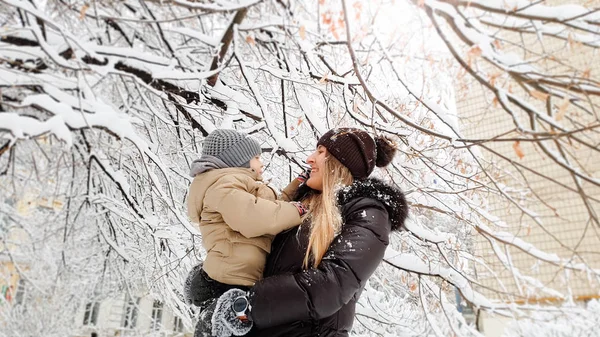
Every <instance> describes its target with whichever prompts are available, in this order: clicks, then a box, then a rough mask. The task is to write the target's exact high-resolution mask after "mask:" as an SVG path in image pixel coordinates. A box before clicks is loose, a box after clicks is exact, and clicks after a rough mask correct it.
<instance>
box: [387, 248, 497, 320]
mask: <svg viewBox="0 0 600 337" xmlns="http://www.w3.org/2000/svg"><path fill="white" fill-rule="evenodd" d="M384 260H386V261H387V262H389V263H390V264H392V265H394V266H396V267H398V268H400V269H402V270H406V271H410V272H414V273H417V274H424V275H432V276H439V277H441V278H443V279H445V280H446V281H448V282H450V283H451V284H453V285H454V286H456V287H457V288H459V289H460V292H461V294H462V295H463V296H464V297H465V299H466V300H467V301H469V302H471V303H473V305H475V306H476V307H479V308H488V309H489V308H493V309H502V308H506V306H505V305H502V304H497V303H493V302H492V301H490V300H489V299H487V298H486V297H485V296H483V295H482V294H480V293H479V292H477V291H475V290H474V289H473V288H472V287H471V284H470V283H469V281H468V280H467V278H466V277H464V276H463V275H461V274H460V273H459V272H457V271H456V270H454V269H451V268H447V267H444V266H442V265H440V264H437V263H432V262H430V263H425V262H423V260H422V259H421V258H419V257H418V256H417V255H415V254H409V253H399V252H397V251H395V250H394V249H392V248H390V247H388V249H387V250H386V251H385V256H384Z"/></svg>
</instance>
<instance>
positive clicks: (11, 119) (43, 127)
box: [0, 112, 73, 146]
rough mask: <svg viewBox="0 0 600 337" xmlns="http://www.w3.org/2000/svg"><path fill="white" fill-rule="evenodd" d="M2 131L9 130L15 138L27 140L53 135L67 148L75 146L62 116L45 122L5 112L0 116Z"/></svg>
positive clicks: (0, 128)
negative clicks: (46, 134)
mask: <svg viewBox="0 0 600 337" xmlns="http://www.w3.org/2000/svg"><path fill="white" fill-rule="evenodd" d="M0 130H8V131H9V132H10V133H12V135H13V137H15V138H17V139H25V138H28V137H36V136H39V135H42V134H45V133H51V134H53V135H54V136H56V138H58V139H60V140H62V141H64V142H65V143H66V144H67V146H71V145H72V144H73V139H72V138H71V132H70V131H69V129H68V128H67V126H66V125H65V122H64V120H63V119H62V118H61V117H60V116H53V117H51V118H49V119H48V120H45V121H39V120H38V119H35V118H31V117H25V116H20V115H19V114H17V113H11V112H4V113H1V114H0Z"/></svg>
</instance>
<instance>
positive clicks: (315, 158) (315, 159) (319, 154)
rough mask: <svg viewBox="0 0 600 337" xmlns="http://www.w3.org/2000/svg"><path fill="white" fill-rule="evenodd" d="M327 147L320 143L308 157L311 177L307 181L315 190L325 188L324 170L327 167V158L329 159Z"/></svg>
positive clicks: (307, 161)
mask: <svg viewBox="0 0 600 337" xmlns="http://www.w3.org/2000/svg"><path fill="white" fill-rule="evenodd" d="M327 155H328V152H327V148H326V147H325V146H323V145H319V147H317V150H316V151H315V152H313V153H312V154H311V155H310V156H308V158H306V163H307V164H308V165H310V168H311V171H310V178H308V180H307V181H306V185H308V187H310V188H312V189H313V190H317V191H322V190H323V171H322V170H324V169H325V160H326V159H327Z"/></svg>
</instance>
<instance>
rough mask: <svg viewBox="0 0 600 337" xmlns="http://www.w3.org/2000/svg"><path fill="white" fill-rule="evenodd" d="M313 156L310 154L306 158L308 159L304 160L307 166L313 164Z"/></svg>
mask: <svg viewBox="0 0 600 337" xmlns="http://www.w3.org/2000/svg"><path fill="white" fill-rule="evenodd" d="M314 155H315V154H314V153H313V154H311V155H310V156H308V158H306V163H307V164H311V163H314V162H315V159H314Z"/></svg>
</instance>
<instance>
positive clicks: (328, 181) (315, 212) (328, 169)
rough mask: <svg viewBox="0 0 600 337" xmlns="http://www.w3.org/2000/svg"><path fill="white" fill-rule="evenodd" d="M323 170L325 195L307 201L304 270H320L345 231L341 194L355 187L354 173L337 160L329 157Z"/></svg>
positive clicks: (322, 193) (309, 198)
mask: <svg viewBox="0 0 600 337" xmlns="http://www.w3.org/2000/svg"><path fill="white" fill-rule="evenodd" d="M324 166H325V167H323V168H321V171H322V172H323V191H322V192H321V193H320V194H319V193H315V194H313V195H311V196H310V197H308V198H307V200H306V203H307V205H308V209H309V210H310V212H309V216H310V220H311V221H310V222H311V228H310V236H309V239H308V247H307V249H306V254H305V256H304V264H303V266H304V269H308V268H309V267H310V262H311V260H312V266H313V267H317V266H318V265H319V263H321V260H322V259H323V255H325V252H326V251H327V249H328V248H329V245H330V244H331V242H332V241H333V238H334V237H335V235H336V234H337V233H338V232H339V230H340V229H341V227H342V215H341V214H340V210H339V208H338V204H337V192H338V189H339V188H340V187H343V186H348V185H350V184H352V182H353V180H354V179H353V178H352V174H351V173H350V170H348V168H346V166H344V165H342V163H340V162H339V161H338V160H337V159H335V157H333V156H331V155H329V156H328V157H327V158H326V159H325V163H324Z"/></svg>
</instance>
